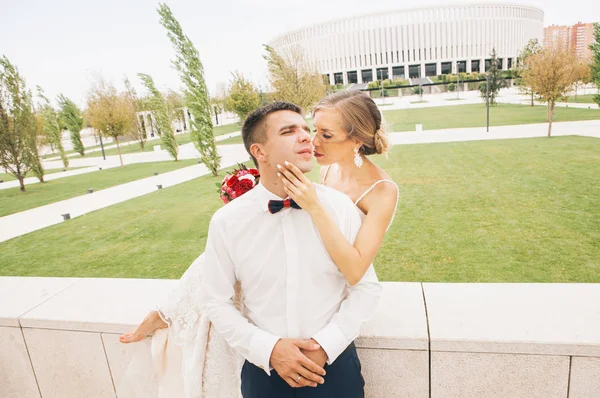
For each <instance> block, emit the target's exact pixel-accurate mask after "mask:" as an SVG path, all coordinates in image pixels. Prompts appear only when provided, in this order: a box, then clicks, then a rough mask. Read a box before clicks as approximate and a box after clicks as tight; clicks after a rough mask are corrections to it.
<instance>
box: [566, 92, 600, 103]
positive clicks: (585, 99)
mask: <svg viewBox="0 0 600 398" xmlns="http://www.w3.org/2000/svg"><path fill="white" fill-rule="evenodd" d="M596 95H597V94H586V95H578V96H577V98H575V96H574V95H573V96H571V97H569V98H568V100H567V102H571V103H579V104H594V105H595V104H596V102H594V96H596Z"/></svg>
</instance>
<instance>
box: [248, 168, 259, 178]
mask: <svg viewBox="0 0 600 398" xmlns="http://www.w3.org/2000/svg"><path fill="white" fill-rule="evenodd" d="M248 171H249V172H250V174H252V175H253V176H254V177H258V176H259V175H260V174H259V172H258V170H256V169H248Z"/></svg>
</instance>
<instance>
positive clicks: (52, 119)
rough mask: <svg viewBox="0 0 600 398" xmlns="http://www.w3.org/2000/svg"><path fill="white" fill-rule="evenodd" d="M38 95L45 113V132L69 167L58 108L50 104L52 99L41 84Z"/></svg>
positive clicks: (42, 110)
mask: <svg viewBox="0 0 600 398" xmlns="http://www.w3.org/2000/svg"><path fill="white" fill-rule="evenodd" d="M37 91H38V97H39V98H40V101H41V105H40V107H41V112H42V115H44V132H45V133H46V135H47V136H48V139H49V140H50V141H51V142H52V143H53V144H54V148H56V149H58V153H59V154H60V158H61V160H62V162H63V165H64V166H65V167H69V158H68V157H67V153H66V152H65V148H64V146H63V144H62V129H61V128H60V123H59V122H58V114H57V113H56V110H55V109H54V108H53V107H52V105H50V101H48V98H46V96H45V95H44V90H42V88H41V87H40V86H37Z"/></svg>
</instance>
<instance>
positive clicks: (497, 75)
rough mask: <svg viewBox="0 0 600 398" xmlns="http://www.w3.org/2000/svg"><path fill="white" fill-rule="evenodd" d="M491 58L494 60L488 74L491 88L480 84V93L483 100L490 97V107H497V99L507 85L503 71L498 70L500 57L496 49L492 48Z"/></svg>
mask: <svg viewBox="0 0 600 398" xmlns="http://www.w3.org/2000/svg"><path fill="white" fill-rule="evenodd" d="M490 56H491V57H492V59H491V60H490V67H489V69H488V72H487V79H488V81H487V84H488V85H489V88H486V86H485V85H482V84H480V85H479V92H480V93H481V98H483V99H484V100H485V99H486V96H487V95H489V101H490V105H491V106H494V105H496V97H497V96H498V93H499V92H500V89H501V88H503V87H505V86H506V84H505V82H504V79H503V78H502V71H501V70H500V68H498V55H497V53H496V49H495V48H492V53H491V54H490Z"/></svg>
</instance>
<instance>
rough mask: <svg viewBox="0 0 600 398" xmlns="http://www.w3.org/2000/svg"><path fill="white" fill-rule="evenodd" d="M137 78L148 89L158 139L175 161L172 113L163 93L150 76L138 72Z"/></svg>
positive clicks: (175, 145)
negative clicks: (156, 125)
mask: <svg viewBox="0 0 600 398" xmlns="http://www.w3.org/2000/svg"><path fill="white" fill-rule="evenodd" d="M138 76H139V78H140V79H141V80H142V83H144V86H146V88H147V89H148V91H150V97H149V100H150V108H151V110H152V113H153V114H154V118H155V119H156V124H158V133H159V135H160V139H161V141H162V143H163V145H164V147H165V148H166V149H167V152H169V154H170V155H171V156H172V157H173V159H175V161H177V151H178V146H177V140H176V139H175V132H174V131H173V113H172V112H170V111H169V107H168V106H167V101H165V98H164V97H163V95H162V94H161V93H160V91H158V89H157V88H156V85H155V84H154V80H153V79H152V77H151V76H149V75H145V74H143V73H138Z"/></svg>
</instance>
